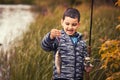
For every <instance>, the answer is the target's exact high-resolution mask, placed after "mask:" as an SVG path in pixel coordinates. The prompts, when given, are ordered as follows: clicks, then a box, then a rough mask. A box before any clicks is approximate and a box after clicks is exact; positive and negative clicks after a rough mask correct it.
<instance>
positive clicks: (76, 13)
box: [63, 8, 80, 22]
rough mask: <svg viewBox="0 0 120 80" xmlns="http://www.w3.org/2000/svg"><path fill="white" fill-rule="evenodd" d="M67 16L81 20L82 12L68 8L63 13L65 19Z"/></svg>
mask: <svg viewBox="0 0 120 80" xmlns="http://www.w3.org/2000/svg"><path fill="white" fill-rule="evenodd" d="M66 16H67V17H71V18H78V22H79V21H80V12H79V11H78V10H77V9H75V8H67V9H66V11H65V12H64V14H63V20H64V19H65V17H66Z"/></svg>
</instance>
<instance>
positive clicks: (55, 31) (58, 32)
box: [50, 29, 61, 39]
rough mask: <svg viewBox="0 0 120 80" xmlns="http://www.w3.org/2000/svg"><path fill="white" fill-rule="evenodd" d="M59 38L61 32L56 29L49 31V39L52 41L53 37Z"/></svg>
mask: <svg viewBox="0 0 120 80" xmlns="http://www.w3.org/2000/svg"><path fill="white" fill-rule="evenodd" d="M59 36H61V32H60V30H58V29H52V30H51V31H50V39H54V38H55V37H59Z"/></svg>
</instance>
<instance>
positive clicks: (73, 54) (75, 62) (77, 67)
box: [41, 30, 87, 80]
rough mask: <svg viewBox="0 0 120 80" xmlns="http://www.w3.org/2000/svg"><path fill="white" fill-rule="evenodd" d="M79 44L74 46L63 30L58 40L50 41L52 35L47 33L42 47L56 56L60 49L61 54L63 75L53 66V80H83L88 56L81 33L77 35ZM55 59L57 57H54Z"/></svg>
mask: <svg viewBox="0 0 120 80" xmlns="http://www.w3.org/2000/svg"><path fill="white" fill-rule="evenodd" d="M74 36H75V37H77V39H78V40H77V43H76V44H74V43H73V42H72V40H71V38H70V36H68V35H67V34H66V33H65V32H64V31H63V30H62V31H61V36H60V37H59V40H58V39H56V38H55V39H53V40H51V39H50V33H47V34H46V36H45V37H44V38H43V40H42V43H41V47H42V48H43V49H44V50H46V51H53V52H54V55H55V53H56V51H57V49H58V48H59V49H60V54H61V64H62V65H61V75H60V76H59V75H58V74H57V71H56V66H55V64H54V66H53V70H54V71H53V75H54V76H53V79H57V78H65V79H68V80H79V79H83V71H84V58H85V57H86V56H87V46H86V43H85V42H84V41H83V40H82V36H81V34H80V33H77V32H76V33H75V35H74ZM54 59H55V56H54Z"/></svg>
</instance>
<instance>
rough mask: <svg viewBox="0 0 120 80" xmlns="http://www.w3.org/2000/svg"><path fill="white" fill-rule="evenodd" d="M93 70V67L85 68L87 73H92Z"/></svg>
mask: <svg viewBox="0 0 120 80" xmlns="http://www.w3.org/2000/svg"><path fill="white" fill-rule="evenodd" d="M92 68H93V67H92V66H85V71H86V72H91V70H92Z"/></svg>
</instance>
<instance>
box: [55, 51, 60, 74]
mask: <svg viewBox="0 0 120 80" xmlns="http://www.w3.org/2000/svg"><path fill="white" fill-rule="evenodd" d="M59 51H60V50H58V51H57V52H56V54H55V66H56V68H57V73H58V75H60V73H61V55H60V53H59Z"/></svg>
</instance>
